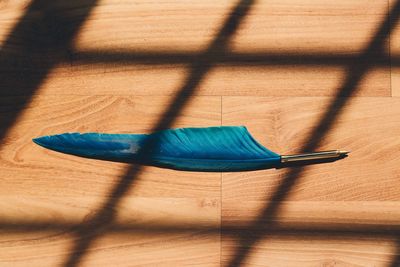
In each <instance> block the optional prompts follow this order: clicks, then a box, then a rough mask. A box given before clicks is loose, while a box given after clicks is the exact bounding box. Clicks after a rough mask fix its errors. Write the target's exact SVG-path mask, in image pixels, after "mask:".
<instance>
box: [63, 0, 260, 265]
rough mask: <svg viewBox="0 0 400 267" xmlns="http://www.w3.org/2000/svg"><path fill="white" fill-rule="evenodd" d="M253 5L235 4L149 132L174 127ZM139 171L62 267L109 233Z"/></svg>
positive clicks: (153, 145) (245, 0)
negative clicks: (216, 57) (217, 55)
mask: <svg viewBox="0 0 400 267" xmlns="http://www.w3.org/2000/svg"><path fill="white" fill-rule="evenodd" d="M253 3H254V1H253V0H241V1H239V2H238V4H236V6H235V7H234V8H233V10H232V11H231V12H230V14H229V15H228V17H227V19H226V20H225V21H224V22H223V24H222V27H221V29H220V30H219V31H218V33H217V34H216V37H215V38H214V39H213V41H212V42H211V44H210V45H209V46H208V48H207V49H206V50H205V52H204V53H202V54H200V55H199V56H198V57H196V59H195V60H194V61H193V63H192V64H191V66H190V69H189V72H188V75H187V78H186V80H185V81H184V83H183V86H182V87H181V88H180V89H179V90H178V93H177V94H176V95H175V97H174V98H173V99H172V101H171V104H170V106H169V107H167V109H166V110H165V111H164V113H163V115H162V116H161V117H160V119H159V120H158V122H157V123H156V124H155V126H154V127H153V129H152V132H156V131H160V130H162V129H166V128H169V127H170V126H172V125H173V123H174V121H175V120H176V118H177V116H178V115H179V113H180V112H181V110H182V109H183V108H184V107H185V105H186V104H187V103H188V101H189V99H190V97H191V96H192V95H193V94H194V92H195V91H196V89H197V88H198V86H199V85H200V83H201V81H202V80H203V79H204V77H205V75H206V74H207V72H208V70H209V69H210V68H211V67H212V66H213V64H215V62H214V61H213V57H212V56H211V55H215V54H220V53H224V52H225V50H226V49H227V44H228V42H229V41H230V39H231V38H232V36H233V35H234V33H235V32H236V31H237V29H238V27H239V25H240V22H241V21H242V20H243V18H244V17H245V16H246V15H247V13H248V12H249V10H250V7H251V6H252V4H253ZM157 146H158V143H157V142H151V141H147V142H145V143H144V144H143V146H142V147H141V149H140V150H139V151H138V154H139V155H140V157H144V158H145V156H146V155H151V153H152V151H153V150H155V149H157ZM142 170H143V167H142V166H140V165H132V166H131V167H129V168H128V169H127V170H126V172H125V174H124V175H123V176H122V177H121V178H120V180H119V182H118V183H117V184H116V185H115V187H114V188H113V189H112V190H111V193H110V194H109V197H108V199H107V200H106V202H105V203H104V204H103V205H102V206H101V207H100V209H99V211H98V212H97V214H96V215H95V216H93V218H91V219H90V220H89V221H88V222H87V223H85V224H84V225H82V226H81V227H80V228H79V229H78V230H77V231H76V234H77V240H76V243H75V245H74V247H73V248H72V252H71V254H70V255H69V256H68V258H67V260H66V261H65V264H64V266H65V267H72V266H77V265H78V264H79V263H80V262H81V261H82V258H83V256H84V255H85V253H86V252H87V251H88V249H89V248H90V246H91V244H92V243H93V241H94V240H95V239H96V238H98V237H99V236H100V235H102V234H104V233H106V232H108V228H109V227H110V225H112V223H113V221H114V219H115V216H116V215H117V210H118V205H119V203H120V202H121V200H122V198H123V197H124V196H125V195H126V194H127V192H128V191H129V190H130V189H131V188H132V186H133V185H134V183H135V181H136V180H137V177H138V176H139V175H140V173H141V172H142Z"/></svg>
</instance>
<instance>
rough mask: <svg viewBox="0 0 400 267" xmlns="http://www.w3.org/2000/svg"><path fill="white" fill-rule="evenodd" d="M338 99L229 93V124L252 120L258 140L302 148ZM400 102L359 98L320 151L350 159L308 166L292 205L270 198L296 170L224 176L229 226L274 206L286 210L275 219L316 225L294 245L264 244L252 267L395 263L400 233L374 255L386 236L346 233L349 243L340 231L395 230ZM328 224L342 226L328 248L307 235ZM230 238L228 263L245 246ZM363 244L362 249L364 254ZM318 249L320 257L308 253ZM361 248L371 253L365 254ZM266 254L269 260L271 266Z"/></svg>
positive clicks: (326, 241) (290, 196)
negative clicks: (368, 238) (291, 253)
mask: <svg viewBox="0 0 400 267" xmlns="http://www.w3.org/2000/svg"><path fill="white" fill-rule="evenodd" d="M332 100H333V99H332V98H324V97H322V98H321V97H302V98H293V97H292V98H273V97H270V98H267V97H266V98H261V97H248V98H245V97H223V103H222V105H223V114H222V123H223V125H236V124H243V125H246V126H247V127H248V129H249V131H250V132H251V133H252V134H253V135H254V137H255V138H256V139H257V140H259V141H260V142H261V143H263V144H264V145H265V146H267V147H269V148H271V149H272V150H274V151H277V152H279V153H282V154H291V153H296V152H299V150H300V149H301V147H303V145H304V143H305V142H307V138H308V136H309V135H310V132H312V131H313V129H314V128H315V127H316V125H318V123H319V120H320V119H321V117H322V114H323V113H324V112H325V110H326V109H327V107H328V106H329V103H330V102H331V101H332ZM399 101H400V99H396V98H361V97H354V98H352V99H351V100H350V101H349V103H348V105H347V106H346V107H345V108H344V110H343V112H342V113H340V114H339V116H338V118H337V120H336V121H335V123H334V125H332V127H331V129H330V130H329V131H328V133H327V134H326V135H325V137H324V138H323V140H322V144H321V146H320V150H328V149H344V150H350V151H351V153H350V155H349V157H348V158H345V159H343V160H340V161H336V162H333V163H327V164H318V165H309V166H307V167H305V171H304V172H303V173H301V175H300V177H298V178H297V181H296V182H295V184H294V187H293V190H290V191H289V192H287V193H286V195H284V196H282V198H283V201H285V202H284V203H270V201H269V199H270V198H271V197H272V195H273V194H274V192H275V191H276V190H277V188H278V187H279V185H280V184H281V183H282V182H283V179H285V178H287V177H288V176H287V175H288V173H289V172H291V171H293V170H290V169H280V170H276V169H271V170H264V171H256V172H244V173H227V174H223V182H222V196H223V197H222V220H223V227H225V226H226V227H228V228H229V227H230V226H231V225H243V227H246V226H248V225H251V223H252V222H253V221H255V220H257V219H258V217H257V216H259V215H260V214H261V212H262V211H263V209H264V208H265V207H266V206H267V205H275V204H277V205H278V207H279V205H281V207H280V208H279V209H278V215H277V217H276V218H273V220H274V221H276V223H277V224H278V225H282V227H283V228H285V227H289V228H290V227H294V228H295V229H297V228H298V227H300V228H302V227H304V226H306V227H308V228H309V231H308V232H306V233H302V231H299V232H296V230H294V233H293V234H294V237H293V236H291V235H289V236H290V237H291V238H293V240H292V241H290V242H288V241H285V242H284V243H281V238H282V237H281V236H280V235H277V236H275V235H274V237H273V239H272V240H271V239H265V240H264V241H260V243H257V244H256V245H255V249H254V251H253V253H252V254H251V256H250V257H249V259H248V266H298V265H297V264H296V262H297V263H298V262H302V264H303V265H301V264H300V265H301V266H324V264H328V262H335V261H337V262H338V264H339V266H387V265H384V264H387V263H388V262H389V261H390V260H391V257H393V255H392V254H393V253H394V251H395V246H394V242H389V241H387V238H389V239H390V240H392V239H394V237H393V235H396V234H395V232H396V231H395V230H393V233H392V235H389V237H388V236H386V237H385V238H383V239H384V240H386V241H384V243H385V242H386V243H385V244H386V245H384V246H383V247H384V248H385V249H384V251H385V252H384V253H383V252H382V251H381V250H379V251H380V252H378V253H377V254H374V253H370V252H371V251H376V248H378V247H380V249H383V247H382V246H381V241H380V239H381V238H382V237H376V236H372V237H371V238H372V239H373V240H375V241H373V242H372V241H371V242H370V241H368V242H366V243H365V242H364V241H363V240H358V239H357V238H355V239H354V238H353V239H351V238H350V240H348V239H349V238H348V237H347V235H345V237H346V241H341V238H340V232H341V231H340V230H344V229H347V231H350V232H351V231H352V230H351V229H362V228H363V227H365V226H368V225H369V226H370V225H378V226H377V227H378V229H379V227H380V228H382V227H383V228H385V225H389V226H390V225H391V227H393V226H395V225H397V223H398V221H399V219H400V218H399V216H400V214H399V213H398V209H399V206H398V205H399V202H398V201H399V199H400V194H399V192H398V190H397V188H398V186H400V184H399V179H398V178H399V177H400V172H399V170H398V168H397V166H398V163H399V159H400V153H399V151H400V142H399V140H398V138H396V136H398V135H399V134H400V131H399V130H400V128H399V127H398V124H399V122H398V118H399V116H400V108H399V107H400V102H399ZM376 212H377V213H376ZM261 220H265V219H261ZM266 223H267V222H265V224H266ZM338 224H339V226H338ZM288 225H289V226H288ZM389 226H388V227H389ZM320 227H322V228H328V229H331V228H333V229H337V227H339V230H338V231H337V232H335V231H333V232H332V233H329V232H328V233H326V234H325V235H323V237H322V240H323V241H322V243H321V245H322V246H326V247H325V248H320V249H318V247H317V246H318V245H317V244H320V243H318V242H314V241H313V242H311V241H310V242H311V243H308V241H307V240H313V239H315V238H316V239H318V240H319V239H321V237H319V235H318V234H317V233H318V230H317V229H318V228H320ZM389 228H390V227H389ZM313 229H316V230H315V231H313ZM375 230H376V229H375ZM244 231H245V230H244ZM292 232H293V231H292ZM345 232H346V231H345ZM372 232H373V231H372V229H371V231H366V235H368V233H372ZM238 233H239V232H238ZM274 233H275V232H274V231H272V234H274ZM234 236H235V235H234ZM237 236H239V234H237V235H236V237H237ZM331 239H334V240H331ZM223 240H224V241H223V253H224V255H223V258H224V260H223V261H224V262H227V261H229V259H230V257H232V254H233V253H234V251H235V247H236V246H237V244H238V243H234V242H233V240H235V241H238V240H237V238H232V236H231V235H228V236H224V237H223ZM392 241H393V240H392ZM382 242H383V241H382ZM343 243H344V245H342V244H343ZM234 244H236V245H234ZM274 244H275V245H274ZM366 244H369V245H366ZM378 244H379V245H378ZM339 247H340V250H338V248H339ZM356 247H359V248H360V250H357V252H356V251H355V248H356ZM292 250H296V251H298V250H300V252H298V253H299V255H297V256H296V260H295V261H294V260H293V259H291V258H290V257H289V252H288V251H292ZM316 250H318V251H319V252H318V253H317V254H318V255H316V254H309V253H308V252H307V251H310V252H311V251H313V253H315V251H316ZM357 253H361V254H363V255H364V256H363V255H361V254H360V255H358V256H357V255H356V254H357ZM253 254H254V255H253ZM268 255H271V257H269V256H268ZM311 255H314V256H311ZM352 255H353V256H354V258H352V257H353V256H352ZM266 258H268V259H269V260H268V261H265V262H264V263H263V259H264V260H265V259H266ZM331 264H332V263H331ZM357 264H358V265H357ZM374 264H376V265H374ZM246 266H247V265H246ZM327 266H329V264H328V265H327Z"/></svg>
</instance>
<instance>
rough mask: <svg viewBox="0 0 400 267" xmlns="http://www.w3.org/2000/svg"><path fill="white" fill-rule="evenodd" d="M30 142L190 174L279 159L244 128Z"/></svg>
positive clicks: (259, 165)
mask: <svg viewBox="0 0 400 267" xmlns="http://www.w3.org/2000/svg"><path fill="white" fill-rule="evenodd" d="M33 141H34V142H35V143H36V144H38V145H41V146H43V147H45V148H48V149H51V150H55V151H58V152H63V153H67V154H72V155H77V156H81V157H87V158H95V159H102V160H111V161H119V162H139V163H142V164H146V165H153V166H159V167H166V168H171V169H178V170H190V171H244V170H256V169H266V168H272V167H277V166H278V165H279V164H280V155H278V154H276V153H274V152H272V151H270V150H268V149H267V148H265V147H264V146H262V145H261V144H259V143H258V142H257V141H256V140H255V139H254V138H253V137H252V136H251V135H250V133H249V132H248V130H247V129H246V127H244V126H221V127H208V128H178V129H168V130H163V131H159V132H156V133H152V134H105V133H82V134H81V133H64V134H59V135H52V136H43V137H39V138H35V139H33Z"/></svg>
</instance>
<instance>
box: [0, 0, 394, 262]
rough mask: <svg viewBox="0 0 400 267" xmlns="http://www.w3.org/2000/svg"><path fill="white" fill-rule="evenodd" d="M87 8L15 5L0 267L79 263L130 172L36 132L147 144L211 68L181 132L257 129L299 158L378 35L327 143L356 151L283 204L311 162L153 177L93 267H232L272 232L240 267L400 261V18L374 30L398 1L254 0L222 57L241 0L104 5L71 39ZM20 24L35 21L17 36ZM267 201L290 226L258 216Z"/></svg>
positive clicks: (1, 27)
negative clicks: (65, 149)
mask: <svg viewBox="0 0 400 267" xmlns="http://www.w3.org/2000/svg"><path fill="white" fill-rule="evenodd" d="M90 2H91V1H86V0H70V1H51V2H50V1H49V2H47V1H30V0H5V1H0V80H1V83H0V84H1V86H0V130H1V132H2V133H5V137H4V138H2V142H1V144H0V183H1V186H0V266H1V267H2V266H6V267H8V266H18V267H19V266H21V267H22V266H23V267H25V266H32V267H36V266H40V267H42V266H60V267H66V266H65V262H66V261H67V259H68V258H70V257H71V253H72V251H73V249H74V246H75V244H77V242H78V241H79V240H80V239H81V240H90V238H91V236H90V235H91V234H89V233H82V232H83V231H84V230H87V228H84V226H85V225H87V224H88V222H89V221H90V220H91V219H92V218H93V217H94V216H95V214H96V213H97V212H99V211H100V209H101V207H102V205H103V204H104V203H105V202H106V201H107V200H109V197H110V195H111V190H112V188H113V187H114V186H115V185H116V184H117V183H118V182H119V181H120V180H121V178H122V177H123V176H124V175H126V173H127V170H128V168H129V166H130V165H128V164H122V163H121V164H119V163H110V162H103V161H98V160H90V159H82V158H78V157H74V156H70V155H64V154H61V153H57V152H53V151H49V150H45V149H43V148H41V147H38V146H36V145H34V144H33V143H32V142H31V139H32V138H33V137H36V136H40V135H48V134H56V133H62V132H75V131H80V132H108V133H132V132H136V133H147V132H149V131H151V130H152V129H153V127H154V125H155V124H156V123H157V122H158V121H159V120H160V118H161V117H162V114H163V113H164V112H165V111H166V109H167V107H169V106H170V105H171V104H174V103H171V101H172V99H173V97H174V96H175V94H176V93H177V92H178V90H180V89H181V88H182V87H184V86H185V85H186V86H187V84H188V80H187V78H188V76H190V75H191V74H193V73H196V69H193V67H194V66H197V67H199V65H202V64H200V63H201V62H203V60H204V62H206V63H207V64H205V65H207V67H208V64H209V66H210V68H209V69H207V72H206V73H205V75H204V76H203V77H200V78H201V79H199V80H196V82H195V84H198V85H197V87H196V88H194V94H195V96H193V97H191V99H190V101H189V103H188V104H187V105H186V106H185V107H184V109H183V110H182V111H180V112H179V116H178V117H177V118H176V120H175V121H174V123H173V125H172V126H171V127H188V126H192V127H193V126H198V127H202V126H204V127H205V126H214V125H220V124H221V121H222V124H223V125H246V126H247V127H248V129H249V130H250V132H251V133H252V134H253V135H254V137H255V138H256V139H257V140H259V141H260V142H261V143H262V144H264V145H266V146H267V147H269V148H271V149H272V150H274V151H277V152H279V153H282V154H290V153H296V152H299V150H300V149H301V147H303V145H304V142H306V141H307V138H308V136H309V135H310V133H311V132H312V131H313V129H315V127H316V125H318V123H319V120H320V119H321V117H322V115H323V114H324V112H325V111H326V109H327V107H328V106H329V104H330V103H331V101H332V100H333V98H332V97H333V96H334V95H336V93H337V92H338V90H339V88H341V87H342V84H343V82H344V80H345V78H346V77H350V76H348V75H349V65H350V64H355V66H356V67H357V66H358V65H357V64H359V63H358V62H359V56H360V55H361V54H362V53H363V52H365V49H366V47H368V45H369V44H370V43H371V42H372V41H373V40H375V41H376V40H378V41H379V42H382V43H383V49H382V50H383V51H379V49H372V50H371V51H369V54H368V58H364V59H363V60H364V62H367V63H368V64H370V65H371V66H372V67H371V68H370V69H368V70H367V72H366V74H365V76H363V77H362V79H361V81H360V82H359V84H358V90H357V91H356V94H355V95H354V96H352V97H351V98H341V99H342V100H346V102H347V105H346V106H345V107H344V109H343V111H342V112H341V113H340V114H339V116H338V117H337V119H336V120H335V121H334V124H333V125H332V127H331V129H329V131H327V133H326V134H325V136H324V138H323V140H322V143H321V144H320V149H321V150H323V149H336V148H340V149H348V150H351V151H352V152H351V154H350V156H349V157H348V158H346V159H343V160H341V161H336V162H333V163H329V164H319V165H310V166H307V167H305V168H304V172H302V173H301V175H300V177H299V179H298V180H297V182H296V183H295V185H294V187H293V188H292V190H291V191H290V192H289V193H288V195H287V196H285V197H283V198H282V201H281V202H277V201H275V202H274V201H272V202H271V201H270V197H271V195H272V194H274V192H275V190H276V189H277V188H278V187H279V185H280V184H281V182H282V181H283V179H285V177H287V175H288V173H289V172H290V171H292V172H293V171H295V170H296V169H279V170H275V169H272V170H263V171H255V172H242V173H224V174H222V175H221V174H220V173H195V172H177V171H172V170H166V169H159V168H154V167H145V168H143V169H141V171H140V173H139V175H138V176H137V178H136V179H135V180H134V182H133V184H132V185H131V188H129V190H128V192H127V193H126V194H125V195H124V198H122V200H121V202H118V205H117V206H116V207H115V210H116V211H117V213H116V216H115V218H114V220H113V223H112V224H111V225H108V226H104V227H103V228H101V227H100V229H99V230H98V236H96V238H93V242H92V243H91V245H90V246H89V248H88V250H86V251H83V257H82V261H81V262H80V263H79V264H78V266H79V267H81V266H83V267H85V266H227V264H228V263H229V262H230V261H231V260H232V259H233V258H234V257H237V256H238V255H239V253H241V252H243V251H245V250H246V244H245V245H244V246H243V243H242V242H243V240H244V238H243V237H257V238H258V237H260V238H259V239H257V238H255V239H257V242H255V243H254V244H252V245H251V246H248V247H251V248H250V251H249V254H248V256H247V257H245V261H244V263H243V264H242V265H241V266H243V267H244V266H274V267H275V266H277V267H279V266H282V267H291V266H296V267H303V266H304V267H316V266H324V267H328V266H340V267H356V266H357V267H360V266H362V267H371V266H375V267H376V266H396V264H400V234H399V233H400V228H399V221H400V206H399V205H400V193H399V190H398V189H397V188H398V187H399V185H400V184H399V183H400V182H399V177H400V172H399V168H398V166H399V163H400V141H399V138H398V136H399V135H400V127H399V123H400V122H399V118H400V103H399V101H400V98H399V96H400V71H399V70H400V67H399V66H400V64H399V63H398V57H399V55H400V37H399V36H400V26H399V25H400V24H399V23H397V24H396V27H395V30H394V32H392V33H391V35H390V36H386V35H382V34H381V35H376V34H375V32H376V30H377V29H378V28H379V27H380V25H381V23H382V21H384V20H385V19H386V16H387V15H388V11H389V9H390V8H391V7H393V5H394V3H395V1H394V0H377V1H365V0H339V1H324V0H290V1H289V0H261V1H255V3H254V5H253V6H251V7H250V9H249V13H248V14H246V15H245V16H244V17H243V18H242V19H240V20H239V27H238V30H237V31H236V32H235V33H234V34H233V35H232V38H231V39H230V40H229V42H228V44H227V46H226V47H224V49H223V50H221V51H220V50H218V49H217V50H215V51H216V52H215V53H210V54H208V55H207V56H204V55H203V53H204V51H205V50H206V49H207V48H208V47H209V45H210V43H211V42H212V41H213V40H214V39H215V38H216V36H217V35H218V33H219V32H220V31H221V28H222V27H224V26H225V27H227V26H226V25H224V23H225V22H226V19H227V17H228V16H229V15H230V13H231V12H232V9H233V7H234V6H235V5H236V4H237V1H225V0H224V1H211V0H206V1H201V2H195V1H181V0H172V1H169V0H168V1H167V0H162V1H148V0H145V1H130V0H102V1H97V3H96V6H95V7H94V8H93V10H92V11H91V13H90V15H89V17H88V18H87V19H86V20H85V22H84V23H83V24H82V27H80V30H79V31H78V33H77V34H76V36H74V38H73V41H72V42H71V44H69V43H68V44H61V45H57V44H59V40H58V39H57V37H60V38H63V36H59V35H57V33H60V32H61V33H62V32H63V31H66V30H67V29H68V28H71V27H69V25H74V23H76V22H79V20H80V18H81V16H82V14H84V13H86V11H85V10H87V7H88V6H89V5H90ZM248 2H251V1H248ZM31 3H36V4H37V5H36V6H35V8H33V9H30V7H31V6H30V4H31ZM48 8H49V10H50V11H49V10H48ZM27 10H31V12H30V14H29V15H27V16H24V14H25V15H26V13H25V12H27ZM46 10H47V11H46ZM239 17H240V16H236V18H239ZM22 18H24V20H25V25H31V27H26V28H23V29H19V30H18V31H17V32H15V31H14V30H13V29H14V27H15V26H16V25H18V22H19V20H20V19H22ZM55 18H56V19H55ZM54 21H55V22H57V23H58V24H56V25H54V24H53V23H52V22H54ZM60 22H65V25H64V24H63V23H61V24H63V25H61V24H60ZM392 22H393V23H394V21H393V20H392ZM58 27H59V28H60V29H58ZM228 28H229V27H228ZM225 32H227V31H225ZM54 36H55V37H54ZM223 37H224V36H220V38H223ZM375 50H376V51H375ZM199 62H200V63H199ZM353 67H354V66H353ZM356 67H354V69H357V68H356ZM197 71H198V69H197ZM350 74H351V73H350ZM200 76H201V75H200ZM30 81H34V83H33V84H34V85H35V86H34V87H35V88H32V85H31V83H30ZM36 84H40V85H39V86H38V88H36ZM33 92H34V94H33V95H32V96H31V95H29V96H28V95H27V94H31V93H33ZM391 96H393V97H391ZM175 104H176V103H175ZM20 111H22V112H20ZM14 119H15V121H14ZM9 125H12V127H10V128H8V126H9ZM268 205H272V206H273V205H276V207H278V208H277V212H276V216H274V217H273V218H272V220H269V219H268V220H266V219H263V218H261V219H260V218H259V215H260V213H261V212H262V211H263V210H264V209H265V207H266V206H268ZM267 217H268V216H267ZM257 220H258V223H259V225H256V226H260V225H262V226H261V227H254V226H253V227H252V224H253V223H254V222H257ZM270 221H272V223H271V222H270ZM221 226H222V227H221ZM249 227H250V228H249ZM266 227H267V228H266ZM221 231H223V234H222V235H221V233H220V232H221ZM221 238H222V240H221ZM241 246H243V247H241ZM396 258H397V260H396ZM74 267H77V266H74ZM229 267H231V266H229ZM237 267H238V266H237Z"/></svg>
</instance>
